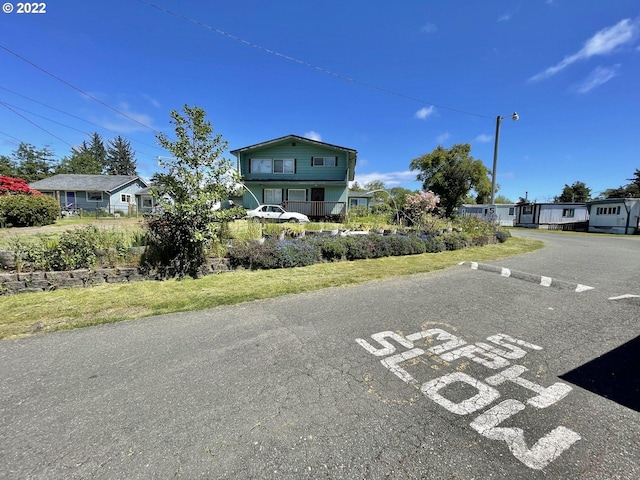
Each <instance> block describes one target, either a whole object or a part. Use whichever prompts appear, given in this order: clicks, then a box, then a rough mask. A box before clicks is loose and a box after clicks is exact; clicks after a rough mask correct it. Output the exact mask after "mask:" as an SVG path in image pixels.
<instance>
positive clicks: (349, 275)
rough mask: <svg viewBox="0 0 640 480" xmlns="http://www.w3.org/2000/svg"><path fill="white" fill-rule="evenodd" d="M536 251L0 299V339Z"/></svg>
mask: <svg viewBox="0 0 640 480" xmlns="http://www.w3.org/2000/svg"><path fill="white" fill-rule="evenodd" d="M542 245H543V243H542V242H541V241H538V240H531V239H526V238H518V237H512V238H509V240H508V241H507V242H506V243H503V244H496V245H488V246H485V247H476V248H469V249H465V250H455V251H450V252H441V253H436V254H434V253H427V254H422V255H410V256H405V257H387V258H380V259H373V260H360V261H355V262H335V263H324V264H316V265H311V266H309V267H300V268H292V269H278V270H262V271H248V270H239V271H234V272H230V273H224V274H220V275H212V276H208V277H204V278H201V279H196V280H194V279H186V280H181V281H178V280H167V281H162V282H155V281H147V282H134V283H127V284H105V285H99V286H95V287H91V288H73V289H63V290H57V291H53V292H42V293H26V294H19V295H13V296H6V297H0V312H2V315H1V316H0V317H1V318H0V339H7V338H16V337H24V336H28V335H33V334H37V333H44V332H52V331H56V330H62V329H72V328H78V327H85V326H89V325H97V324H102V323H110V322H117V321H121V320H133V319H136V318H142V317H147V316H151V315H158V314H165V313H173V312H186V311H195V310H202V309H206V308H212V307H216V306H220V305H232V304H237V303H241V302H247V301H251V300H257V299H261V298H268V297H277V296H280V295H288V294H295V293H301V292H308V291H312V290H318V289H321V288H326V287H338V286H347V285H354V284H357V283H362V282H366V281H372V280H382V279H388V278H393V277H397V276H401V275H410V274H415V273H424V272H431V271H434V270H439V269H443V268H447V267H451V266H454V265H457V264H458V263H460V262H463V261H480V262H481V261H488V260H495V259H498V258H504V257H508V256H512V255H516V254H520V253H526V252H530V251H533V250H537V249H539V248H541V247H542Z"/></svg>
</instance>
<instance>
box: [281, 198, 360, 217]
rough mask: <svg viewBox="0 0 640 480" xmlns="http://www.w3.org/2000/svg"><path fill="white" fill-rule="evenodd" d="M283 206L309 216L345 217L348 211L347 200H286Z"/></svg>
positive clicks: (290, 210)
mask: <svg viewBox="0 0 640 480" xmlns="http://www.w3.org/2000/svg"><path fill="white" fill-rule="evenodd" d="M282 207H283V208H284V209H285V210H287V211H288V212H298V213H302V214H304V215H306V216H307V217H309V218H325V217H344V216H345V214H346V213H347V212H346V204H345V202H318V201H305V202H303V201H292V200H289V201H286V202H283V203H282Z"/></svg>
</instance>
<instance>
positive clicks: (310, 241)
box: [228, 232, 508, 270]
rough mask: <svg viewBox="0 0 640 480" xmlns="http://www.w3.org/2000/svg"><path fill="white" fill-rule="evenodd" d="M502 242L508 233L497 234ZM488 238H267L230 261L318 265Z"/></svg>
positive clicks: (239, 249) (232, 254)
mask: <svg viewBox="0 0 640 480" xmlns="http://www.w3.org/2000/svg"><path fill="white" fill-rule="evenodd" d="M498 233H500V234H501V235H496V238H497V240H498V241H499V242H504V241H506V239H507V236H508V234H506V233H504V232H498ZM487 243H489V238H484V237H483V238H482V239H471V238H469V237H468V236H467V235H465V234H463V233H456V232H453V233H445V234H444V235H437V236H431V235H422V236H401V235H392V236H381V235H376V234H369V235H354V236H345V237H342V236H313V237H302V238H296V239H293V240H280V241H279V240H275V239H268V240H266V241H265V242H264V243H257V242H256V241H244V242H240V243H235V244H233V245H232V246H231V247H230V249H229V252H228V258H229V261H230V263H231V266H232V267H233V268H237V267H243V268H249V269H254V270H255V269H270V268H290V267H303V266H306V265H312V264H314V263H318V262H323V261H325V262H335V261H341V260H362V259H366V258H380V257H391V256H401V255H415V254H420V253H438V252H443V251H445V250H459V249H462V248H467V247H469V246H476V245H486V244H487Z"/></svg>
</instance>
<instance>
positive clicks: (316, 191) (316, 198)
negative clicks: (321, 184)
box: [311, 188, 324, 202]
mask: <svg viewBox="0 0 640 480" xmlns="http://www.w3.org/2000/svg"><path fill="white" fill-rule="evenodd" d="M311 201H312V202H324V188H312V189H311Z"/></svg>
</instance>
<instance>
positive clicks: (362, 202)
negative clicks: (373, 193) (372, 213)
mask: <svg viewBox="0 0 640 480" xmlns="http://www.w3.org/2000/svg"><path fill="white" fill-rule="evenodd" d="M349 206H350V207H358V206H363V207H366V206H367V199H366V198H350V199H349Z"/></svg>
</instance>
